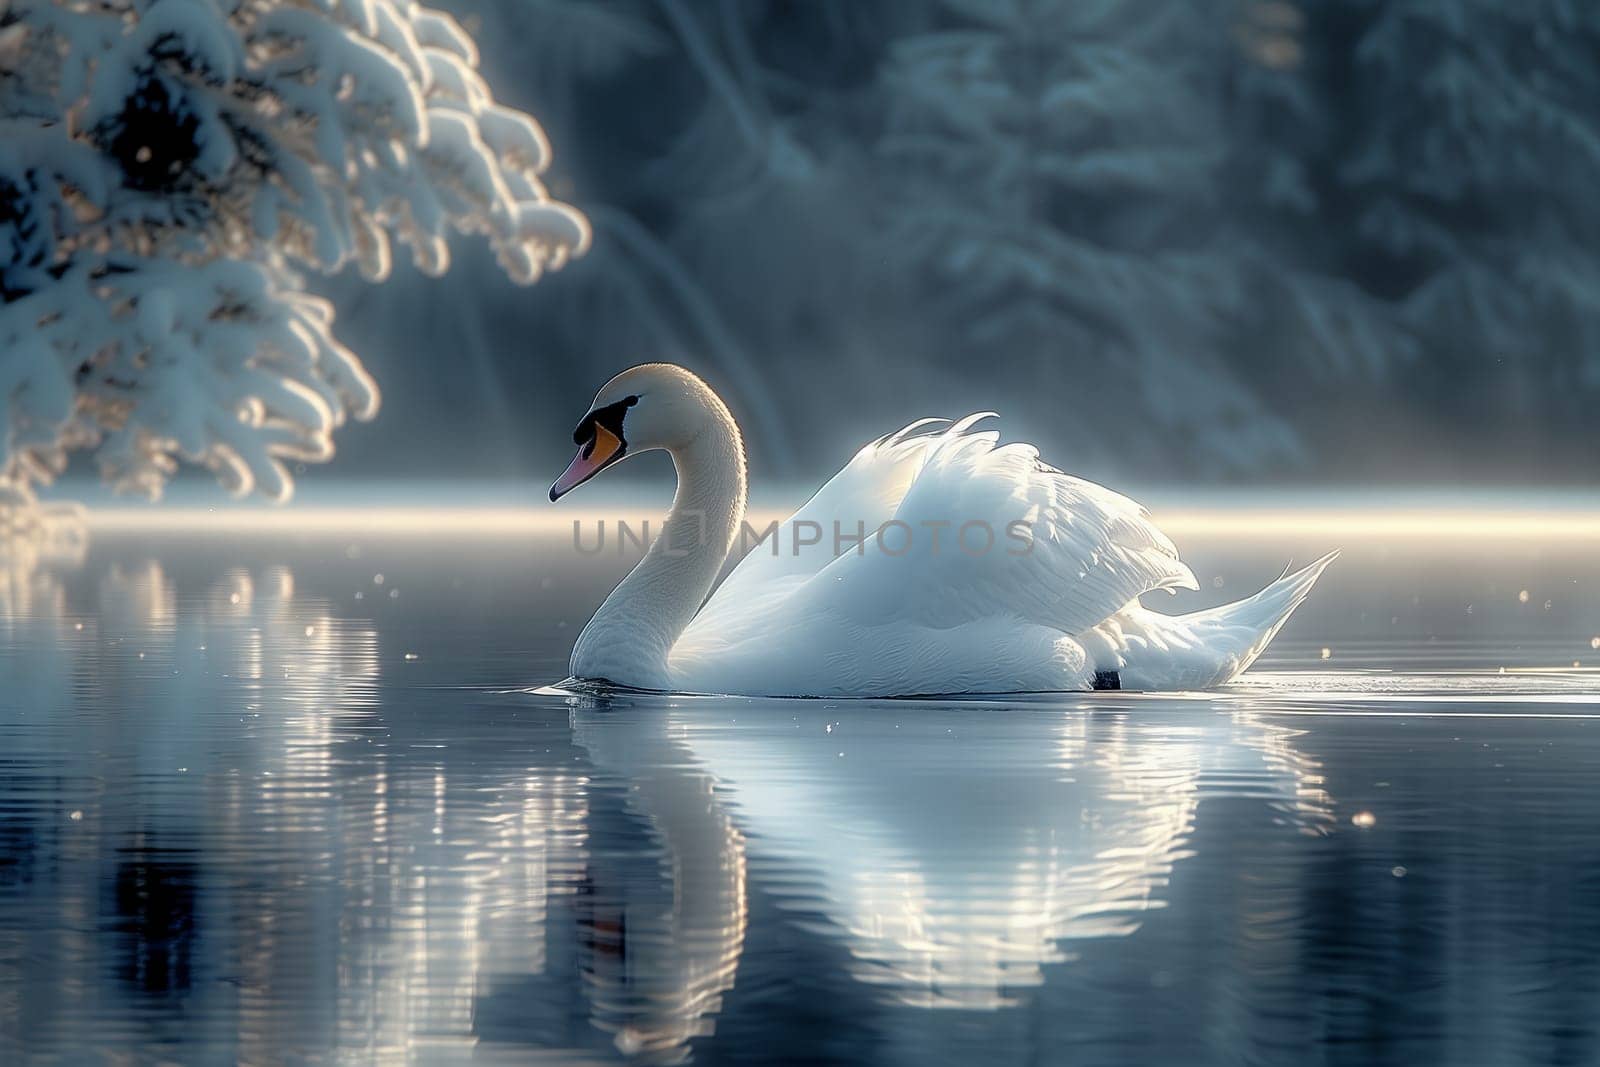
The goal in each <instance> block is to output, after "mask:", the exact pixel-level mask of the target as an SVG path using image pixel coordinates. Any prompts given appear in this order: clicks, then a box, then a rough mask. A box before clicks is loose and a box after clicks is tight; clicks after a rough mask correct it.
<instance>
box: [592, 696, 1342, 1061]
mask: <svg viewBox="0 0 1600 1067" xmlns="http://www.w3.org/2000/svg"><path fill="white" fill-rule="evenodd" d="M569 699H570V700H571V702H572V704H573V705H574V707H573V729H574V733H575V735H576V736H577V737H578V738H579V739H580V743H582V744H583V745H584V746H585V747H586V748H588V750H589V752H590V755H591V757H592V758H593V759H594V762H595V764H596V767H597V770H599V771H600V772H602V773H611V774H617V775H618V776H620V777H623V778H627V779H629V780H638V776H639V775H640V774H641V772H644V773H647V774H648V775H649V779H648V780H647V781H642V782H640V787H639V789H638V790H637V791H636V792H634V793H633V795H632V802H633V803H635V804H637V805H638V806H639V808H640V809H641V810H642V811H645V812H647V813H648V816H649V818H650V820H651V822H652V824H653V825H654V826H655V827H657V828H658V829H659V831H660V833H661V836H662V839H663V840H664V841H665V842H666V843H667V845H668V847H669V849H672V850H673V856H672V862H671V870H673V871H675V872H677V871H685V870H690V869H694V868H698V867H701V866H703V865H707V864H708V863H709V864H710V866H711V867H712V869H714V870H716V871H719V872H726V873H724V874H723V875H722V876H721V880H720V881H718V882H717V883H716V884H715V885H714V886H709V887H702V886H697V885H682V886H680V887H679V888H680V890H681V891H685V892H687V891H700V892H703V894H704V895H703V896H701V897H700V898H699V899H697V900H692V901H690V900H681V901H679V902H678V906H679V908H681V909H684V910H688V909H693V910H694V911H696V912H698V913H699V914H698V915H697V916H696V917H695V918H694V919H693V920H692V924H693V927H694V930H695V931H696V932H701V933H699V936H685V937H682V938H675V939H673V940H672V941H671V942H670V944H671V945H672V946H674V947H673V948H672V949H670V951H677V952H678V953H680V954H681V955H682V958H681V960H680V961H679V962H678V963H677V964H676V967H675V971H676V972H679V973H681V974H682V976H683V980H684V985H683V992H682V995H681V996H680V1001H681V1004H682V1008H683V1010H684V1011H697V1010H700V1008H701V1006H703V1005H706V1004H708V1003H710V1002H711V1001H712V999H713V997H714V994H715V993H716V992H717V991H720V989H721V988H725V986H724V985H723V983H724V982H725V981H726V980H727V979H726V978H725V977H724V974H725V972H730V971H731V969H732V966H733V965H734V964H735V963H736V962H737V961H736V959H730V958H729V955H728V953H729V951H730V950H732V951H733V953H734V955H735V956H736V953H737V947H738V943H739V936H738V935H739V933H740V932H742V930H743V928H744V924H745V916H746V908H747V905H746V902H745V900H744V895H743V893H742V892H739V891H736V890H742V882H743V879H742V878H740V879H737V880H735V879H734V878H733V877H731V872H735V871H737V872H741V873H742V872H743V870H744V869H745V867H746V864H747V862H751V863H752V864H754V865H758V866H759V868H760V869H761V870H762V871H763V873H765V874H766V878H765V879H764V881H765V882H766V883H767V885H768V886H769V888H770V889H771V890H772V892H773V893H774V894H775V895H776V896H777V897H778V899H779V902H780V905H782V906H786V907H787V908H788V909H789V910H791V911H792V912H794V913H796V914H797V915H799V914H803V913H818V912H819V913H820V914H821V915H822V916H823V917H824V918H825V919H826V926H825V928H824V929H823V930H822V931H821V932H823V933H824V934H826V935H829V936H834V937H837V938H840V939H842V940H843V942H844V944H845V945H846V947H847V948H848V951H849V953H850V958H851V968H852V973H853V975H854V976H855V977H856V978H857V979H859V980H860V981H862V982H864V983H869V984H871V985H872V986H875V987H877V988H879V989H880V990H882V992H883V993H884V995H886V996H888V997H890V998H892V999H893V1000H894V1001H896V1002H898V1003H903V1004H909V1005H917V1006H921V1007H928V1008H941V1007H962V1008H997V1007H1003V1006H1006V1005H1009V1004H1011V1003H1013V1002H1015V1000H1016V991H1017V990H1019V989H1022V988H1025V987H1028V986H1033V985H1038V984H1040V983H1041V982H1042V981H1043V971H1042V967H1043V966H1044V965H1046V964H1051V963H1059V962H1062V961H1065V960H1067V959H1068V958H1069V957H1070V948H1069V946H1070V945H1071V943H1072V942H1073V941H1076V940H1081V939H1090V938H1110V937H1120V936H1126V935H1129V934H1132V933H1134V932H1135V931H1137V930H1138V929H1139V927H1140V924H1141V916H1142V915H1143V914H1144V913H1145V912H1147V911H1149V910H1150V909H1152V908H1156V907H1160V906H1162V904H1163V901H1162V890H1163V888H1164V887H1165V886H1166V885H1167V880H1168V876H1169V875H1170V873H1171V872H1172V870H1173V867H1174V865H1175V864H1177V863H1178V862H1179V861H1181V860H1182V859H1183V858H1184V857H1185V856H1186V855H1187V854H1188V853H1187V852H1186V849H1187V848H1188V845H1189V839H1190V835H1191V831H1192V830H1193V828H1194V826H1195V820H1196V817H1197V809H1198V807H1199V804H1200V801H1201V799H1202V797H1203V796H1235V797H1248V798H1254V799H1256V800H1258V801H1260V802H1263V803H1265V804H1268V805H1270V806H1271V808H1272V809H1273V810H1274V811H1275V812H1276V818H1277V821H1279V822H1280V823H1281V824H1282V825H1283V827H1284V830H1285V832H1295V831H1299V832H1305V833H1314V834H1315V833H1322V832H1324V830H1325V829H1326V828H1328V827H1329V826H1330V825H1331V822H1332V815H1331V802H1330V800H1329V798H1328V797H1327V796H1326V794H1325V793H1323V791H1322V789H1321V778H1320V776H1319V774H1318V767H1317V765H1316V764H1315V763H1314V762H1313V761H1311V760H1309V759H1307V758H1306V757H1304V756H1302V755H1301V754H1299V753H1298V752H1296V750H1295V748H1294V746H1293V739H1294V736H1295V732H1294V731H1292V730H1289V729H1285V728H1282V727H1279V726H1276V725H1274V724H1271V723H1269V722H1264V721H1262V720H1260V719H1257V718H1255V717H1254V716H1251V715H1249V714H1246V713H1234V712H1230V711H1228V710H1227V709H1226V707H1225V706H1224V705H1223V704H1222V701H1221V699H1219V700H1218V701H1217V702H1215V703H1213V702H1212V701H1209V700H1207V701H1189V702H1184V703H1183V704H1182V710H1183V711H1184V712H1185V714H1183V715H1182V717H1181V718H1174V717H1171V716H1168V715H1165V714H1163V712H1165V711H1171V710H1173V708H1172V707H1171V705H1172V703H1173V702H1172V701H1165V702H1162V701H1156V700H1153V699H1141V700H1138V701H1137V702H1112V701H1104V702H1096V701H1093V700H1087V699H1085V700H1082V701H1077V702H1075V703H1074V705H1073V707H1072V709H1071V710H1065V711H1063V710H1061V709H1060V708H1059V707H1058V706H1055V707H1052V706H1047V705H1044V704H1042V703H1041V704H1038V705H1036V706H1034V707H1033V708H1031V709H1030V708H1029V707H1028V706H1027V705H1020V706H1019V705H1008V706H1004V707H997V706H988V705H983V704H977V703H973V704H969V705H967V706H960V705H957V706H951V705H949V704H943V705H928V704H922V703H919V702H891V703H859V704H858V703H848V702H845V703H839V704H834V705H828V704H823V703H820V702H817V701H792V702H781V701H766V702H755V703H744V702H740V703H739V704H738V705H735V706H734V707H733V708H732V709H730V707H729V705H728V704H727V703H725V702H721V701H715V700H708V699H692V698H683V699H666V698H660V697H654V696H643V695H638V696H632V695H629V696H622V695H617V696H612V697H594V696H575V697H571V698H569ZM1157 704H1160V705H1161V706H1156V705H1157ZM775 723H776V724H780V725H781V728H774V724H775ZM1041 751H1046V752H1048V753H1050V756H1051V758H1049V759H1041V757H1040V754H1041ZM672 777H676V778H677V779H678V781H677V783H676V784H675V785H671V784H669V781H670V779H671V778H672ZM741 831H742V832H741ZM746 835H748V839H747V836H746ZM679 842H682V843H683V845H682V847H683V848H684V849H685V851H683V852H678V851H677V847H676V843H679ZM752 850H753V851H754V852H755V853H756V856H755V859H754V860H753V861H747V860H746V858H745V855H746V852H748V851H752ZM713 856H714V857H715V858H714V859H711V858H710V857H713ZM707 890H709V891H707ZM718 906H720V907H722V908H723V909H725V910H724V911H723V914H722V915H721V917H720V921H719V920H718V919H717V917H716V916H714V915H712V914H710V911H711V909H712V908H714V907H718ZM678 921H679V922H680V923H681V924H682V925H681V926H680V929H681V930H682V931H683V933H685V934H688V933H690V931H689V929H688V926H689V925H690V923H689V922H688V921H685V920H684V919H683V918H682V917H680V918H679V920H678ZM706 931H721V932H722V935H721V937H720V939H719V938H717V937H712V938H710V939H708V938H707V937H706V935H705V933H703V932H706ZM713 946H714V947H713ZM655 951H657V952H665V951H669V949H667V948H666V947H665V946H662V945H657V946H656V947H655ZM696 952H698V953H701V954H703V955H702V956H701V957H699V958H691V954H692V953H696ZM659 977H661V978H662V979H663V980H666V976H665V975H661V976H659ZM695 979H698V980H699V982H700V985H699V986H698V987H696V986H694V980H695ZM691 991H692V992H691ZM694 1028H695V1027H694V1026H691V1025H690V1024H689V1023H688V1022H685V1023H683V1024H680V1027H679V1029H681V1030H682V1031H684V1032H690V1031H692V1030H693V1029H694Z"/></svg>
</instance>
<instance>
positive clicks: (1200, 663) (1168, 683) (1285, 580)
mask: <svg viewBox="0 0 1600 1067" xmlns="http://www.w3.org/2000/svg"><path fill="white" fill-rule="evenodd" d="M1338 558H1339V553H1338V552H1337V551H1335V552H1329V553H1328V554H1327V555H1326V556H1323V557H1322V558H1321V559H1319V560H1317V561H1316V562H1315V563H1313V564H1311V565H1310V566H1308V567H1303V568H1301V569H1300V570H1297V571H1295V572H1294V573H1293V574H1287V573H1286V574H1284V576H1283V577H1281V578H1279V579H1278V580H1277V581H1275V582H1273V583H1272V584H1271V585H1269V586H1267V587H1266V588H1265V589H1263V590H1261V592H1259V593H1257V594H1256V595H1255V596H1252V597H1246V598H1245V599H1243V600H1236V601H1234V602H1233V603H1232V604H1224V605H1222V606H1221V607H1217V608H1208V609H1207V610H1205V611H1196V612H1193V613H1191V614H1188V615H1177V616H1168V615H1161V614H1158V613H1156V612H1153V611H1148V610H1145V609H1142V608H1138V606H1137V605H1133V606H1132V607H1131V609H1130V611H1129V612H1127V613H1124V614H1123V615H1122V616H1120V617H1118V622H1119V624H1120V626H1119V629H1120V633H1118V634H1117V635H1116V637H1114V638H1113V640H1114V641H1115V643H1116V644H1118V645H1120V646H1121V647H1120V648H1119V649H1118V652H1119V653H1120V656H1119V658H1120V660H1121V663H1122V665H1123V671H1122V678H1121V685H1122V688H1124V689H1209V688H1211V687H1212V686H1218V685H1225V684H1227V683H1228V682H1229V681H1231V680H1232V679H1233V678H1235V677H1236V676H1238V675H1239V674H1240V673H1242V672H1243V671H1244V670H1245V669H1246V668H1248V667H1249V666H1250V664H1252V663H1254V662H1255V661H1256V657H1258V656H1260V655H1261V653H1262V652H1264V651H1265V650H1266V647H1267V645H1268V644H1270V643H1271V642H1272V639H1273V638H1274V637H1276V636H1277V634H1278V631H1279V630H1281V629H1282V628H1283V624H1284V623H1286V622H1288V621H1289V616H1290V615H1293V614H1294V609H1295V608H1297V607H1299V606H1300V604H1301V602H1302V601H1304V600H1305V598H1306V596H1307V595H1308V594H1309V593H1310V592H1311V587H1312V586H1313V585H1315V584H1317V579H1318V578H1320V577H1321V576H1322V572H1323V571H1324V570H1326V569H1327V567H1328V564H1330V563H1332V562H1333V561H1334V560H1336V559H1338ZM1106 636H1111V635H1109V634H1108V635H1106ZM1118 638H1120V640H1118ZM1091 654H1093V653H1091ZM1097 658H1104V657H1103V656H1101V657H1097Z"/></svg>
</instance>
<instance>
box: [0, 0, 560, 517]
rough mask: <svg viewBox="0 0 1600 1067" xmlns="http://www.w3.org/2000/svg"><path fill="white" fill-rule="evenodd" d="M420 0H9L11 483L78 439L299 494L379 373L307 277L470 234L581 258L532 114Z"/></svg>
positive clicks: (6, 178)
mask: <svg viewBox="0 0 1600 1067" xmlns="http://www.w3.org/2000/svg"><path fill="white" fill-rule="evenodd" d="M476 63H477V52H476V49H475V48H474V47H473V44H472V41H471V39H470V38H469V37H468V36H467V35H466V34H465V33H464V32H463V31H462V29H461V28H460V26H458V25H457V24H456V23H455V22H454V21H453V20H452V19H451V18H450V17H449V16H448V15H445V14H443V13H441V12H438V11H434V10H431V9H429V8H425V7H422V6H420V5H418V4H416V3H414V2H413V0H0V298H3V299H4V305H3V306H0V488H4V487H6V486H9V487H11V489H10V491H11V492H12V493H13V494H14V495H17V498H18V499H19V500H21V499H23V498H24V495H25V494H26V493H27V492H28V487H29V486H32V485H35V484H37V483H39V482H42V481H47V480H49V478H50V477H51V476H52V475H53V474H54V473H56V472H58V471H60V470H61V468H62V467H63V465H64V463H65V460H66V456H67V454H68V453H69V452H71V451H73V450H77V449H92V450H94V452H95V456H96V458H97V460H98V462H99V465H100V468H101V471H102V473H103V475H104V476H105V478H106V479H107V480H108V481H110V482H111V483H112V484H114V485H116V486H118V487H120V488H127V489H132V490H136V491H139V492H143V493H146V494H148V495H150V496H152V497H154V496H156V495H158V494H159V493H160V490H161V488H162V486H163V485H164V484H165V482H166V481H167V479H168V478H169V477H170V476H171V475H172V474H173V472H174V471H175V470H176V468H177V465H178V463H179V461H180V460H181V461H188V462H192V463H198V464H202V465H204V466H206V467H208V468H210V469H212V470H213V471H215V472H216V473H217V475H218V477H219V478H220V479H221V480H222V482H223V483H224V484H225V485H227V486H228V487H230V488H231V489H233V490H235V491H236V492H238V493H241V494H243V493H248V492H251V491H259V492H262V493H264V494H266V495H268V496H271V497H274V498H277V499H284V498H287V496H288V495H289V493H290V492H291V490H292V488H293V482H292V479H291V477H290V474H289V470H288V468H287V467H286V466H285V463H286V461H287V462H296V461H300V462H306V461H318V460H325V459H327V458H328V457H329V456H331V455H332V454H333V441H332V433H333V431H334V430H335V429H336V428H337V427H338V426H340V425H341V424H342V423H343V422H344V420H345V419H346V418H347V417H350V416H354V417H356V418H360V419H366V418H370V417H371V416H372V415H374V414H375V413H376V411H377V409H378V391H377V387H376V385H375V384H374V382H373V380H372V378H371V377H370V376H369V375H368V374H367V372H366V370H365V369H364V368H363V367H362V365H361V363H360V361H359V360H358V359H357V358H356V356H355V355H354V353H352V352H350V351H349V350H348V349H346V348H344V347H343V346H342V345H340V344H339V343H338V342H337V341H336V340H335V339H334V338H333V335H332V332H331V325H332V321H333V313H332V309H331V308H330V307H329V305H328V304H327V303H326V302H324V301H321V300H318V299H315V298H313V297H311V296H309V295H307V294H306V293H305V292H304V291H303V284H302V277H301V273H300V272H302V271H306V270H314V271H320V272H325V273H331V272H335V271H339V270H341V269H343V268H344V267H346V266H347V265H350V264H352V263H353V264H355V265H356V266H357V268H358V269H359V270H360V271H361V273H362V275H363V276H364V277H366V278H368V279H370V280H372V281H381V280H383V279H384V278H385V277H387V275H388V273H389V269H390V265H391V262H392V250H391V249H392V244H393V243H394V242H396V241H398V242H399V244H400V245H401V246H403V247H404V248H405V249H407V250H409V252H410V254H411V256H412V259H413V261H414V262H415V263H416V264H417V266H418V267H419V268H420V269H421V270H423V271H425V272H427V273H430V274H440V273H443V272H444V271H445V270H447V269H448V267H449V263H450V260H449V246H448V243H447V241H448V237H449V234H450V233H451V232H452V231H455V232H460V233H466V234H475V235H481V236H482V237H483V238H485V239H486V240H487V241H488V242H489V244H490V246H491V247H492V248H493V249H494V251H495V253H496V255H497V256H498V258H499V261H500V264H501V266H502V267H503V268H504V269H505V271H506V273H507V274H508V275H509V276H510V277H511V278H512V279H514V280H515V281H517V282H519V283H524V284H526V283H531V282H533V281H536V280H537V279H538V278H539V277H540V275H541V274H542V273H543V272H544V271H546V270H551V269H555V268H559V267H560V266H562V265H563V264H564V263H565V262H566V261H567V259H569V258H570V257H572V256H575V255H581V254H582V253H583V251H584V250H585V249H586V248H587V246H588V241H589V227H588V223H587V222H586V220H585V219H584V218H583V216H582V215H580V214H579V213H578V212H577V211H575V210H573V209H572V208H570V207H568V206H567V205H564V204H560V203H557V202H555V201H553V200H551V199H550V197H549V196H548V194H547V193H546V191H545V188H544V185H543V184H542V182H541V177H540V176H541V174H542V173H543V172H544V170H545V168H546V167H547V166H548V164H549V161H550V149H549V145H548V144H547V142H546V141H545V138H544V134H543V132H542V131H541V130H540V129H539V127H538V125H537V124H536V123H535V122H534V120H533V119H532V118H530V117H529V116H527V115H525V114H522V113H521V112H518V111H514V110H511V109H509V108H506V107H503V106H501V105H499V104H496V103H495V101H494V99H493V96H492V95H491V93H490V91H489V88H488V86H487V85H485V84H484V82H483V79H482V78H481V77H480V76H479V74H478V72H477V70H476Z"/></svg>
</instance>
